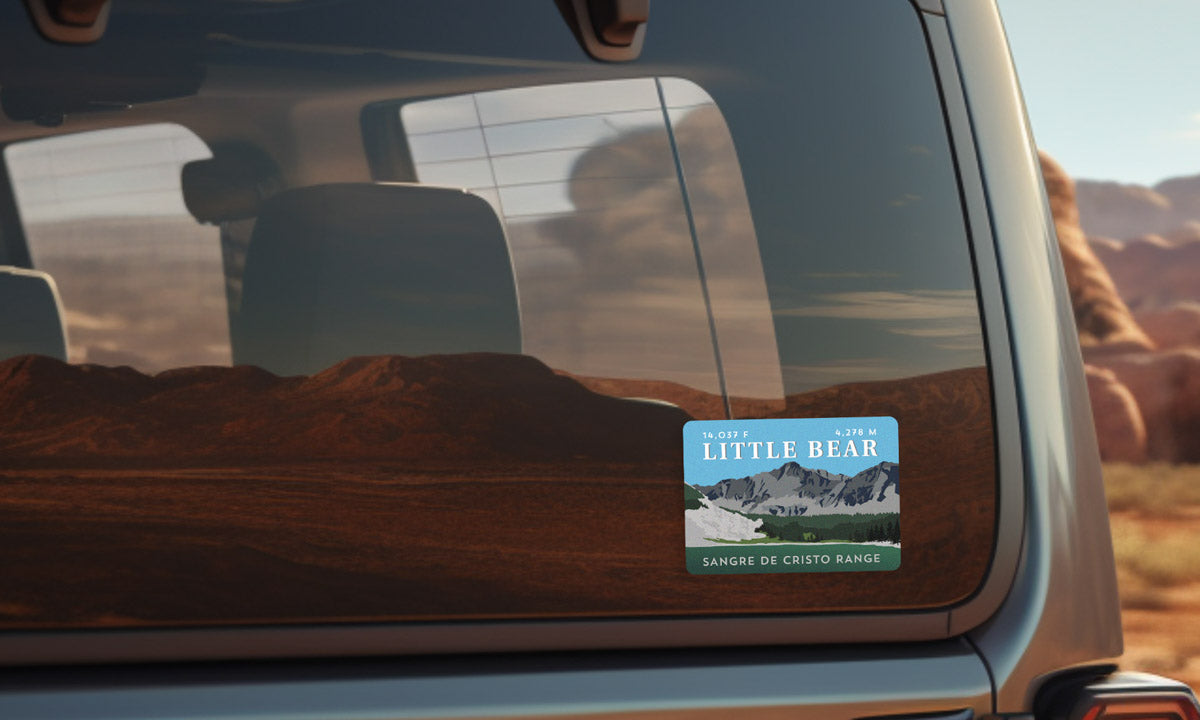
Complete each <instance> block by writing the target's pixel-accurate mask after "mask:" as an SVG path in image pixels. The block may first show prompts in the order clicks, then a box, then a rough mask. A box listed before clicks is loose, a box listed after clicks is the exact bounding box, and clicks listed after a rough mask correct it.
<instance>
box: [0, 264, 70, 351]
mask: <svg viewBox="0 0 1200 720" xmlns="http://www.w3.org/2000/svg"><path fill="white" fill-rule="evenodd" d="M0 308H4V311H3V312H0V360H7V359H8V358H10V357H16V356H18V355H48V356H50V357H54V358H58V359H59V360H63V361H65V360H66V359H67V333H66V328H65V327H64V325H63V311H62V302H61V301H60V300H59V297H58V288H57V287H56V286H55V285H54V279H53V278H51V277H50V276H49V275H47V274H46V273H44V272H39V271H37V270H25V269H23V268H15V267H9V266H3V265H0Z"/></svg>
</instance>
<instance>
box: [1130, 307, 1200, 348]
mask: <svg viewBox="0 0 1200 720" xmlns="http://www.w3.org/2000/svg"><path fill="white" fill-rule="evenodd" d="M1134 316H1135V317H1136V318H1137V321H1138V324H1140V325H1141V326H1142V329H1143V330H1145V331H1146V334H1147V335H1149V336H1150V339H1151V340H1153V341H1154V343H1155V344H1156V345H1158V347H1159V348H1161V349H1163V350H1174V349H1178V348H1200V302H1194V301H1186V302H1179V303H1175V304H1174V305H1168V306H1166V307H1151V308H1147V309H1145V310H1139V311H1138V312H1136V313H1135V314H1134Z"/></svg>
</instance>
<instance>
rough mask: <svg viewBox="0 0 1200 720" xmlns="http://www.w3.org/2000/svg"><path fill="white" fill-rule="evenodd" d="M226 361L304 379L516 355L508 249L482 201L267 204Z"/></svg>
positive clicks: (390, 188)
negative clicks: (392, 359) (390, 363)
mask: <svg viewBox="0 0 1200 720" xmlns="http://www.w3.org/2000/svg"><path fill="white" fill-rule="evenodd" d="M233 340H234V362H235V363H238V364H252V365H257V366H259V367H263V368H266V369H267V370H270V371H271V372H274V373H277V374H281V375H298V374H311V373H314V372H318V371H320V370H323V369H325V368H326V367H329V366H330V365H333V364H334V363H336V362H338V361H340V360H342V359H344V358H347V357H352V356H356V355H430V354H450V353H468V352H484V351H486V352H499V353H519V352H521V324H520V313H519V310H518V306H517V293H516V284H515V281H514V279H513V268H512V261H511V258H510V255H509V250H508V242H507V239H506V237H505V234H504V229H503V227H502V226H501V224H500V219H499V218H498V217H497V216H496V213H495V211H494V210H493V209H492V206H491V205H489V204H488V203H487V201H485V200H484V199H482V198H480V197H478V196H476V195H471V194H469V193H466V192H464V191H462V190H458V189H449V188H439V187H429V186H423V185H402V184H366V183H363V184H335V185H317V186H312V187H305V188H296V189H293V190H288V191H286V192H283V193H280V194H279V195H276V196H275V197H273V198H271V199H270V200H268V201H266V202H265V203H264V204H263V206H262V208H261V210H260V212H259V216H258V220H257V222H256V223H255V228H254V234H253V236H252V238H251V240H250V246H249V248H248V250H247V254H246V269H245V274H244V276H243V281H242V303H241V309H240V311H239V314H238V316H237V317H236V318H235V321H234V327H233Z"/></svg>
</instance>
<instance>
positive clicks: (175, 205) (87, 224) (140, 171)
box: [4, 123, 230, 372]
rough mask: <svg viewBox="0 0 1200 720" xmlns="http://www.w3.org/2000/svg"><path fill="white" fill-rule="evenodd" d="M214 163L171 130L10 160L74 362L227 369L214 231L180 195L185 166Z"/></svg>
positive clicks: (41, 143)
mask: <svg viewBox="0 0 1200 720" xmlns="http://www.w3.org/2000/svg"><path fill="white" fill-rule="evenodd" d="M209 155H210V153H209V150H208V148H207V147H206V146H205V144H204V142H203V141H202V140H200V138H198V137H196V135H195V134H194V133H192V132H191V131H190V130H188V129H186V128H184V127H182V126H180V125H174V124H166V123H163V124H155V125H142V126H134V127H127V128H117V129H112V130H97V131H92V132H86V133H77V134H74V135H64V136H60V137H52V138H44V139H40V140H30V141H27V142H22V143H17V144H14V145H11V146H9V147H7V148H6V149H5V151H4V160H5V162H6V163H7V165H8V171H9V174H10V176H11V178H12V184H13V190H14V193H15V195H16V200H17V207H18V210H19V211H20V215H21V222H22V224H23V226H24V228H25V235H26V238H27V240H28V243H29V250H30V254H31V256H32V259H33V264H34V266H35V267H36V268H37V269H38V270H41V271H44V272H47V273H49V274H50V275H51V276H52V277H53V278H54V280H55V282H56V284H57V286H58V289H59V292H60V294H61V296H62V303H63V308H64V314H65V325H66V330H67V338H68V347H67V356H68V359H69V360H70V361H71V362H74V363H99V364H103V365H130V366H132V367H134V368H136V369H138V370H141V371H143V372H158V371H161V370H166V369H170V368H175V367H181V366H188V365H228V364H229V363H230V348H229V321H228V315H227V312H226V301H225V280H224V272H223V270H222V260H221V245H220V241H219V238H218V230H217V229H216V228H214V227H209V226H203V225H200V224H199V223H197V222H196V220H195V219H193V218H192V216H191V215H189V214H188V212H187V209H186V208H185V207H184V203H183V197H182V194H181V191H180V181H179V177H180V169H181V168H182V166H183V165H184V164H185V163H187V162H189V161H192V160H197V159H201V158H206V157H209Z"/></svg>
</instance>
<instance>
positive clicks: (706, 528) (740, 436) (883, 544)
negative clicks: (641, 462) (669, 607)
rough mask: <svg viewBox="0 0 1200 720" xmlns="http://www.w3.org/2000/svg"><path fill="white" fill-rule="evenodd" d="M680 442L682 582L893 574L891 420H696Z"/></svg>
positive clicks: (896, 497) (895, 464)
mask: <svg viewBox="0 0 1200 720" xmlns="http://www.w3.org/2000/svg"><path fill="white" fill-rule="evenodd" d="M683 441H684V442H683V445H684V538H685V539H684V542H685V545H686V555H687V566H688V570H689V572H692V573H695V574H700V575H709V574H736V573H778V572H785V573H790V572H861V571H887V570H895V569H897V568H898V567H900V462H899V461H900V456H899V450H900V448H899V429H898V426H897V424H896V421H895V419H894V418H890V417H862V418H806V419H771V420H698V421H692V422H688V423H687V424H686V425H685V426H684V429H683Z"/></svg>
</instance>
